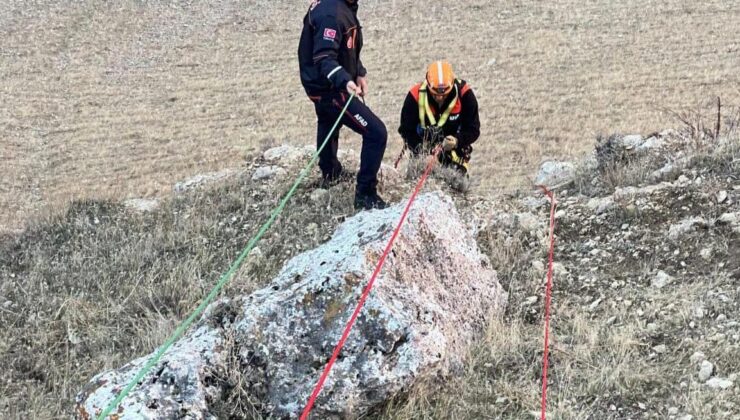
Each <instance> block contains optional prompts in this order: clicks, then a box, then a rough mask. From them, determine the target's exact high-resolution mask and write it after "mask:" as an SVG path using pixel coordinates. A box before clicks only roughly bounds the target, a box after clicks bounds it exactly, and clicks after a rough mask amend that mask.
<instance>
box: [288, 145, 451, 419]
mask: <svg viewBox="0 0 740 420" xmlns="http://www.w3.org/2000/svg"><path fill="white" fill-rule="evenodd" d="M440 150H441V148H440V147H437V148H435V149H434V152H433V153H432V156H431V157H430V158H429V162H428V163H427V166H426V169H425V170H424V173H423V174H422V176H421V178H420V179H419V182H418V183H417V184H416V188H415V189H414V192H413V193H412V194H411V197H410V198H409V201H408V202H407V203H406V207H405V208H404V210H403V213H402V214H401V218H400V220H399V221H398V225H396V228H395V229H394V230H393V234H392V235H391V238H390V240H389V241H388V244H387V245H386V247H385V250H384V251H383V255H381V257H380V259H379V260H378V264H377V265H376V266H375V271H373V274H372V275H371V276H370V280H369V281H368V283H367V286H365V289H364V290H363V291H362V295H361V296H360V301H359V302H357V306H356V307H355V310H354V312H352V316H350V318H349V321H348V322H347V325H346V326H345V327H344V332H343V333H342V337H341V338H340V339H339V342H338V343H337V345H336V347H334V352H333V353H332V355H331V358H330V359H329V361H328V362H327V363H326V366H325V367H324V371H323V372H322V373H321V377H320V378H319V381H318V382H317V383H316V386H315V387H314V389H313V392H312V393H311V397H310V398H309V399H308V403H307V404H306V407H305V408H304V409H303V413H302V414H301V420H307V419H308V415H309V413H310V412H311V409H312V408H313V405H314V403H315V402H316V398H317V397H318V396H319V393H320V392H321V388H322V387H323V385H324V381H326V378H327V377H328V376H329V373H330V372H331V368H332V366H334V362H336V360H337V357H339V353H340V352H341V351H342V347H344V343H345V342H346V341H347V337H349V333H350V331H351V330H352V326H353V325H354V323H355V320H357V316H358V315H359V314H360V311H361V310H362V306H363V305H364V304H365V300H367V297H368V296H369V295H370V290H372V288H373V284H374V283H375V279H376V278H377V277H378V274H380V270H381V269H382V268H383V264H385V259H386V258H387V257H388V254H389V253H390V252H391V249H392V248H393V243H394V242H395V241H396V237H397V236H398V234H399V232H400V231H401V226H403V223H404V222H405V221H406V216H408V213H409V210H410V209H411V205H412V204H413V203H414V200H415V199H416V196H417V195H418V194H419V191H421V188H422V187H423V186H424V183H425V182H426V180H427V177H429V174H430V173H431V171H432V169H433V168H434V165H435V163H436V162H437V155H438V154H439V152H440Z"/></svg>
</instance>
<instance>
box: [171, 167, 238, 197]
mask: <svg viewBox="0 0 740 420" xmlns="http://www.w3.org/2000/svg"><path fill="white" fill-rule="evenodd" d="M237 173H238V171H237V170H236V169H231V168H229V169H224V170H222V171H218V172H209V173H206V174H198V175H194V176H192V177H190V178H188V179H186V180H184V181H180V182H178V183H176V184H175V186H174V187H172V190H173V191H174V192H175V193H177V194H182V193H184V192H185V191H190V190H193V189H196V188H199V187H201V186H203V185H205V184H209V183H212V182H215V181H221V180H224V179H226V178H228V177H231V176H233V175H236V174H237Z"/></svg>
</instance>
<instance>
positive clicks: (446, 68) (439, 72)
mask: <svg viewBox="0 0 740 420" xmlns="http://www.w3.org/2000/svg"><path fill="white" fill-rule="evenodd" d="M454 84H455V73H454V72H453V71H452V65H451V64H450V63H448V62H447V61H435V62H433V63H432V64H430V65H429V67H427V86H428V87H429V91H430V93H431V94H432V95H437V96H441V95H445V96H446V95H447V94H448V93H450V91H452V87H453V86H454Z"/></svg>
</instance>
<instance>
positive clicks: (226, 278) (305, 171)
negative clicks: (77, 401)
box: [98, 93, 355, 420]
mask: <svg viewBox="0 0 740 420" xmlns="http://www.w3.org/2000/svg"><path fill="white" fill-rule="evenodd" d="M354 97H355V94H354V93H353V94H352V95H350V97H349V99H348V100H347V103H346V104H345V105H344V109H342V112H341V114H339V118H337V121H336V122H335V123H334V126H333V127H332V128H331V131H329V134H328V135H327V136H326V138H325V139H324V142H323V143H321V146H319V148H318V150H317V151H316V153H314V155H313V158H312V159H311V161H310V162H309V163H308V165H306V167H304V168H303V170H302V171H301V173H300V175H299V176H298V179H297V180H296V182H295V183H294V184H293V186H292V187H291V188H290V191H288V193H287V194H286V195H285V197H283V199H282V201H280V204H279V205H278V206H277V207H276V208H275V210H273V211H272V214H271V215H270V218H269V219H268V220H267V221H266V222H265V224H263V225H262V227H261V228H260V230H259V232H257V235H255V236H254V237H253V238H252V239H251V240H250V241H249V243H248V244H247V247H246V248H244V250H243V251H242V253H241V254H240V255H239V258H237V259H236V261H234V263H233V264H231V267H230V268H229V270H228V271H227V272H226V273H225V274H224V275H222V276H221V278H220V279H219V281H218V283H217V284H216V286H215V287H214V288H213V289H212V290H211V292H210V293H209V294H208V296H206V298H205V299H204V300H203V302H201V303H200V305H198V307H197V308H196V309H195V312H193V313H192V314H191V315H190V316H189V317H188V318H187V319H186V320H185V322H183V323H182V324H180V326H179V327H177V329H176V330H175V332H174V333H173V334H172V335H171V336H170V338H168V339H167V341H165V343H164V344H163V345H162V347H160V348H159V350H158V351H157V353H156V354H155V355H154V356H153V357H152V358H151V359H149V361H148V362H147V363H146V365H144V367H143V368H141V370H139V373H137V374H136V376H135V377H134V379H132V380H131V382H130V383H129V384H128V385H126V387H125V388H124V389H123V390H122V391H121V393H120V394H118V396H117V397H116V399H114V400H113V401H112V402H111V403H110V404H108V406H107V407H106V408H105V410H103V412H102V413H101V414H100V415H99V416H98V420H104V419H105V418H106V417H108V415H110V413H111V411H113V410H114V409H115V408H116V407H118V404H120V403H121V401H123V399H124V398H125V397H126V396H127V395H128V394H129V392H131V390H132V389H133V388H134V386H136V384H137V383H138V382H139V381H141V380H142V379H143V378H144V376H146V374H147V373H149V371H150V370H151V369H152V368H153V367H154V365H156V364H157V362H159V359H160V358H161V357H162V355H164V353H165V352H166V351H167V350H168V349H169V348H170V347H171V346H172V345H173V344H174V343H175V341H177V339H178V338H180V336H181V335H182V334H183V333H184V332H185V330H187V329H188V328H189V327H190V325H191V324H192V323H193V321H195V319H196V318H197V317H198V316H200V314H201V312H203V310H204V309H205V308H206V306H208V305H209V304H210V303H211V301H212V300H213V299H214V298H215V297H216V296H217V295H218V293H219V292H220V291H221V289H222V288H223V287H224V286H225V285H226V283H228V282H229V280H231V277H232V276H233V275H234V273H235V272H236V270H237V269H238V268H239V267H240V266H241V264H242V262H243V261H244V259H245V258H246V257H247V255H248V254H249V252H250V251H252V248H254V245H255V244H256V243H257V241H259V240H260V238H262V235H264V234H265V232H267V229H269V228H270V226H272V223H273V222H274V221H275V219H276V218H277V217H278V216H279V215H280V213H281V212H282V211H283V209H284V208H285V205H286V204H287V203H288V200H289V199H290V197H291V196H293V193H295V190H296V189H297V188H298V185H299V184H300V183H301V181H303V179H304V178H305V177H306V175H308V172H309V171H310V170H311V169H312V168H313V165H314V163H316V160H317V159H318V158H319V153H321V151H322V150H323V149H324V146H326V143H327V142H328V141H329V138H330V137H331V135H332V133H333V132H334V130H335V129H336V128H337V125H339V121H341V120H342V116H343V115H344V113H345V111H347V108H348V107H349V104H350V102H351V101H352V98H354Z"/></svg>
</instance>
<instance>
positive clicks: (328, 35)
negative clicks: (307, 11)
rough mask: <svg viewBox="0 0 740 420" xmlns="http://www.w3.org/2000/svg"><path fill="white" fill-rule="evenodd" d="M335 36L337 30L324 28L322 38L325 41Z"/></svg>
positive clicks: (333, 38)
mask: <svg viewBox="0 0 740 420" xmlns="http://www.w3.org/2000/svg"><path fill="white" fill-rule="evenodd" d="M336 38H337V31H336V30H335V29H331V28H325V29H324V39H325V40H327V41H334V40H335V39H336Z"/></svg>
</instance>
